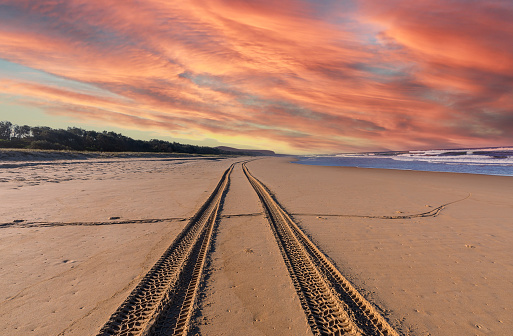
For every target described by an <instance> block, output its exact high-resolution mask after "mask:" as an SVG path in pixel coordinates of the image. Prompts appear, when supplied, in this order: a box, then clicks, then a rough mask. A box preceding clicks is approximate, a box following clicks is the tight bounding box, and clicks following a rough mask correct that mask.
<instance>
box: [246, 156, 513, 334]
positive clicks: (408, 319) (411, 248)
mask: <svg viewBox="0 0 513 336" xmlns="http://www.w3.org/2000/svg"><path fill="white" fill-rule="evenodd" d="M248 167H249V169H250V170H252V172H253V174H254V175H255V176H257V177H258V178H259V179H260V180H261V181H262V182H263V183H265V184H266V185H267V186H268V187H269V188H270V189H271V190H272V191H273V192H274V193H275V195H276V197H277V199H278V201H279V202H281V204H282V205H283V206H284V207H285V208H286V209H287V210H288V212H290V213H292V214H309V215H308V216H306V215H295V216H294V218H296V220H297V221H298V222H299V223H300V225H301V227H302V228H303V229H304V230H305V231H306V232H307V233H308V234H309V235H310V236H311V238H312V239H313V240H314V241H315V242H316V243H317V244H318V246H319V247H320V248H321V249H322V250H323V251H324V252H325V253H326V254H327V255H328V256H329V257H330V258H331V259H332V260H333V261H334V262H335V263H336V264H337V265H338V268H339V269H340V270H341V272H342V273H343V274H344V275H345V276H346V277H347V278H349V279H350V280H351V281H352V282H353V284H354V285H356V286H357V287H358V288H359V289H360V290H361V292H362V294H364V295H365V296H366V297H367V298H368V299H369V301H371V302H373V303H374V304H376V305H377V306H379V307H381V308H382V309H383V310H384V311H385V313H386V315H387V316H388V318H389V319H390V321H391V323H392V324H393V325H395V326H396V327H397V328H398V329H399V331H401V332H402V333H403V334H407V335H408V334H412V335H440V336H442V335H511V331H512V330H513V317H512V316H513V315H512V312H513V250H512V246H513V178H511V177H500V176H482V175H471V174H451V173H429V172H414V171H394V170H380V169H359V168H342V167H314V166H304V165H299V164H292V163H287V161H286V160H277V159H272V160H269V159H265V160H258V161H254V162H251V163H249V164H248ZM469 194H470V197H468V198H466V197H467V196H468V195H469ZM464 198H466V199H464ZM462 199H463V200H462ZM458 200H461V201H459V202H456V203H453V204H450V205H448V206H447V207H446V208H445V209H443V210H442V212H441V213H440V214H439V215H438V216H436V217H420V218H418V217H417V218H411V219H371V218H362V217H336V216H333V217H330V216H323V215H327V214H332V215H359V216H397V215H408V214H417V213H422V212H425V211H428V210H429V209H432V208H434V207H437V206H439V205H442V204H445V203H448V202H452V201H458Z"/></svg>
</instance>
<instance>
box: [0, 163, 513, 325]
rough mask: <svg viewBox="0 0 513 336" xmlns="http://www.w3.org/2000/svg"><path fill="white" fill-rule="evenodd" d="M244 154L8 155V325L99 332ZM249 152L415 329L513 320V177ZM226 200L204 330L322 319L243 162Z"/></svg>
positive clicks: (344, 264) (322, 241) (292, 206)
mask: <svg viewBox="0 0 513 336" xmlns="http://www.w3.org/2000/svg"><path fill="white" fill-rule="evenodd" d="M238 160H240V159H225V160H205V159H198V158H175V159H172V158H168V159H164V158H131V159H129V158H114V159H104V158H89V159H84V160H72V161H70V160H64V161H48V162H47V161H38V162H35V161H34V162H29V161H26V160H25V161H20V160H18V161H16V160H10V161H0V164H2V163H3V164H8V165H4V166H3V167H2V168H0V169H1V170H0V174H1V175H0V181H1V182H0V200H1V202H0V223H4V224H5V225H4V226H3V227H1V226H0V255H1V259H0V288H2V289H1V290H0V300H1V301H0V302H1V303H0V326H1V327H0V334H2V335H57V334H63V335H92V334H95V333H96V332H97V331H98V330H99V328H100V327H101V326H102V325H103V323H105V322H106V321H107V319H108V318H109V316H110V315H111V314H112V313H113V312H114V310H115V309H116V308H117V307H118V306H119V304H120V303H121V302H122V301H123V300H124V298H126V296H127V295H128V293H129V292H130V290H131V289H132V288H134V287H135V285H136V284H137V282H138V281H139V280H140V279H141V277H142V276H144V274H145V272H146V271H147V270H148V269H149V268H151V266H152V265H153V263H154V262H155V261H156V260H157V259H158V258H159V256H160V255H161V254H162V252H163V251H164V250H165V249H166V248H167V247H168V246H169V244H170V243H171V242H172V240H173V238H174V237H175V236H176V235H177V234H178V232H179V231H180V230H181V229H182V228H183V226H184V224H185V223H186V222H185V221H184V220H182V219H184V218H188V217H189V216H191V215H192V214H193V213H194V212H195V211H196V210H197V209H198V208H199V207H200V205H201V204H202V203H203V202H204V201H205V199H206V197H207V196H208V194H209V193H210V192H211V191H212V190H213V189H214V187H215V185H216V183H217V182H218V180H219V178H220V176H221V174H222V172H223V171H224V170H225V169H226V168H227V167H228V166H229V165H230V163H232V162H234V161H238ZM248 167H249V169H250V170H251V172H252V173H253V174H254V175H255V176H256V177H257V178H259V179H260V180H261V181H262V182H263V183H265V184H266V185H267V186H268V187H269V188H270V189H271V191H272V192H273V193H274V194H275V196H276V198H277V200H278V201H279V202H280V203H281V204H282V205H283V206H284V207H285V208H286V209H287V211H288V212H289V213H291V214H293V217H294V218H295V219H296V221H297V222H298V223H299V224H300V226H301V227H302V228H303V229H304V230H305V231H306V232H307V233H308V234H309V235H310V237H311V238H312V240H313V241H314V242H315V243H316V244H317V245H318V246H319V247H320V249H321V250H323V251H324V252H325V253H326V254H327V255H328V256H329V257H330V258H331V259H332V260H333V262H334V263H335V264H336V265H337V266H338V268H339V269H340V271H341V272H342V273H343V274H344V275H345V276H346V277H347V278H348V279H350V280H351V281H352V283H353V284H354V285H355V286H356V287H357V288H358V289H359V290H360V291H361V293H362V294H364V295H365V297H366V298H367V299H368V300H369V301H370V302H372V303H373V304H374V305H376V306H377V307H379V308H380V309H381V310H382V311H383V312H384V315H385V316H387V318H388V319H389V320H390V322H391V323H392V325H394V326H395V327H396V328H397V329H398V331H400V332H401V333H402V334H404V335H510V330H512V328H513V318H512V317H511V316H512V310H513V303H512V302H513V294H512V293H513V258H512V257H513V255H512V254H513V253H512V252H511V246H512V244H513V216H512V215H513V178H511V177H496V176H478V175H467V174H450V173H424V172H411V171H390V170H379V169H357V168H341V167H314V166H303V165H298V164H293V163H288V160H287V159H277V158H269V159H260V160H256V161H253V162H250V163H249V164H248ZM469 195H470V196H469ZM454 201H457V202H455V203H452V204H449V205H447V206H446V207H445V208H444V209H443V210H442V211H441V212H440V213H439V214H438V216H436V217H412V218H403V219H380V218H369V217H371V216H374V217H380V216H405V217H407V216H408V215H412V214H419V213H423V212H426V211H430V210H432V209H435V208H436V207H438V206H440V205H443V204H446V203H449V202H454ZM220 215H221V219H220V221H219V222H218V225H217V229H216V235H215V237H214V242H213V246H212V252H211V253H210V255H209V257H208V262H207V266H206V270H205V273H206V276H205V278H204V280H203V283H202V285H201V290H202V291H201V293H200V295H199V302H198V303H197V307H198V309H197V310H196V313H195V316H194V321H195V326H194V328H193V331H194V332H199V333H201V334H202V335H241V334H244V335H309V334H311V333H310V331H309V328H308V325H307V322H306V318H305V315H304V313H303V312H302V309H301V305H300V304H299V300H298V298H297V295H296V293H295V290H294V286H293V284H292V282H291V280H290V277H289V276H288V273H287V269H286V267H285V264H284V262H283V259H282V258H281V255H280V251H279V249H278V246H277V244H276V242H275V240H274V236H273V234H272V233H271V229H270V227H269V224H268V222H267V220H266V218H265V216H264V215H263V213H262V207H261V205H260V203H259V200H258V198H257V196H256V194H255V192H254V191H253V190H252V188H251V186H250V185H249V183H248V181H247V180H246V178H245V177H244V175H243V174H242V172H241V169H240V165H237V166H236V168H235V169H234V171H233V173H232V176H231V183H230V186H229V190H228V192H227V194H226V198H225V202H224V204H223V208H222V211H221V213H220ZM112 216H115V217H120V219H119V220H120V221H123V220H135V219H152V218H155V219H159V218H167V219H168V220H166V221H161V222H144V223H126V224H112V222H115V221H116V220H109V217H112ZM17 219H20V220H24V222H21V223H16V224H15V225H13V223H12V222H13V220H17ZM54 222H66V223H68V224H70V223H77V222H97V224H110V225H64V226H46V225H50V224H47V223H54ZM38 223H39V224H38Z"/></svg>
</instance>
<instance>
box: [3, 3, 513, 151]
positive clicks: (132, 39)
mask: <svg viewBox="0 0 513 336" xmlns="http://www.w3.org/2000/svg"><path fill="white" fill-rule="evenodd" d="M511 18H513V1H511V0H486V1H485V0H480V1H471V0H415V1H411V0H387V1H382V0H349V1H345V0H280V1H271V0H187V1H184V0H179V1H174V0H101V1H100V0H31V1H29V0H12V1H11V0H0V120H9V121H11V122H13V123H15V124H28V125H31V126H36V125H40V126H50V127H56V128H66V127H68V126H78V127H82V128H85V129H96V130H104V129H105V130H109V131H111V130H112V131H117V132H120V133H123V134H125V135H128V136H132V137H134V138H138V139H151V138H159V139H164V140H177V141H178V140H179V141H181V142H185V143H192V144H200V145H209V146H217V145H231V146H235V147H239V148H262V149H271V150H274V151H276V152H280V153H291V154H311V153H339V152H363V151H382V150H406V149H430V148H463V147H485V146H504V145H513V43H512V41H513V20H512V19H511Z"/></svg>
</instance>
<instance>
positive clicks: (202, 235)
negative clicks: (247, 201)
mask: <svg viewBox="0 0 513 336" xmlns="http://www.w3.org/2000/svg"><path fill="white" fill-rule="evenodd" d="M233 166H234V164H232V165H231V166H230V168H228V169H227V170H226V171H225V172H224V174H223V176H222V178H221V180H220V181H219V183H218V185H217V187H216V188H215V190H214V191H213V192H212V194H211V195H210V197H209V198H208V200H207V201H206V202H205V203H204V204H203V205H202V207H201V208H200V209H199V210H198V212H197V213H196V214H195V215H194V217H192V218H191V220H190V221H189V223H188V224H187V225H186V227H185V228H184V230H183V231H182V232H181V233H180V234H179V235H178V236H177V237H176V238H175V240H174V242H173V243H172V244H171V245H170V247H169V248H168V249H167V250H166V252H164V254H163V255H162V256H161V257H160V259H159V260H158V261H157V262H156V263H155V265H154V266H153V268H152V269H151V270H150V271H149V272H148V273H147V274H146V275H145V277H144V278H143V279H142V280H141V282H140V283H139V284H138V285H137V287H136V288H135V289H134V290H133V291H132V292H131V293H130V295H129V296H128V298H127V299H126V300H125V301H124V302H123V303H122V304H121V305H120V306H119V308H118V309H117V310H116V312H114V314H112V316H111V317H110V319H109V321H107V323H106V324H105V325H104V326H103V327H102V329H101V330H100V332H99V334H98V335H99V336H107V335H119V336H129V335H186V333H187V329H188V324H189V320H190V316H191V313H192V308H193V305H194V301H195V299H196V295H197V289H198V287H199V281H200V279H201V274H202V270H203V265H204V261H205V256H206V253H207V251H208V250H209V245H210V241H211V236H212V231H213V228H214V225H215V223H216V220H217V217H218V211H219V206H220V204H221V202H222V199H223V196H224V193H225V191H226V187H227V185H228V182H229V176H230V173H231V171H232V169H233Z"/></svg>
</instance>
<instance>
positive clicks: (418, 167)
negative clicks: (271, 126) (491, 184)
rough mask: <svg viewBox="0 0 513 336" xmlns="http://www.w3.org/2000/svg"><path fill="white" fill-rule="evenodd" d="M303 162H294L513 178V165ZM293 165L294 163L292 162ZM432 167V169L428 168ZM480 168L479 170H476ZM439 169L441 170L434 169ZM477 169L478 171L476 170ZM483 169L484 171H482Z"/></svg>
mask: <svg viewBox="0 0 513 336" xmlns="http://www.w3.org/2000/svg"><path fill="white" fill-rule="evenodd" d="M302 158H303V160H302V159H301V157H300V158H297V159H295V160H294V161H293V163H295V164H300V165H305V166H320V167H347V168H362V169H386V170H400V171H420V172H433V173H455V174H473V175H486V176H508V177H513V165H494V164H482V165H475V164H451V163H442V162H440V163H428V162H425V161H420V160H419V161H400V160H393V159H392V158H379V159H380V160H392V161H390V162H393V163H394V164H395V165H396V166H398V165H401V164H402V165H405V166H406V165H412V166H415V167H414V168H408V167H384V166H383V164H381V166H379V165H378V164H374V165H372V164H369V163H368V162H367V163H365V162H363V163H362V164H364V165H365V164H367V165H369V166H368V167H367V166H358V165H356V164H352V165H343V164H336V163H334V164H322V163H306V161H305V160H304V158H305V157H302ZM359 159H361V160H376V158H368V159H367V158H363V159H362V158H359ZM291 163H292V161H291ZM429 166H431V169H429V168H427V167H429ZM476 167H479V168H476ZM498 167H499V168H501V167H508V168H509V169H505V168H504V169H497V168H498ZM434 168H439V170H437V169H434ZM476 169H477V170H476ZM480 169H483V170H480Z"/></svg>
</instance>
